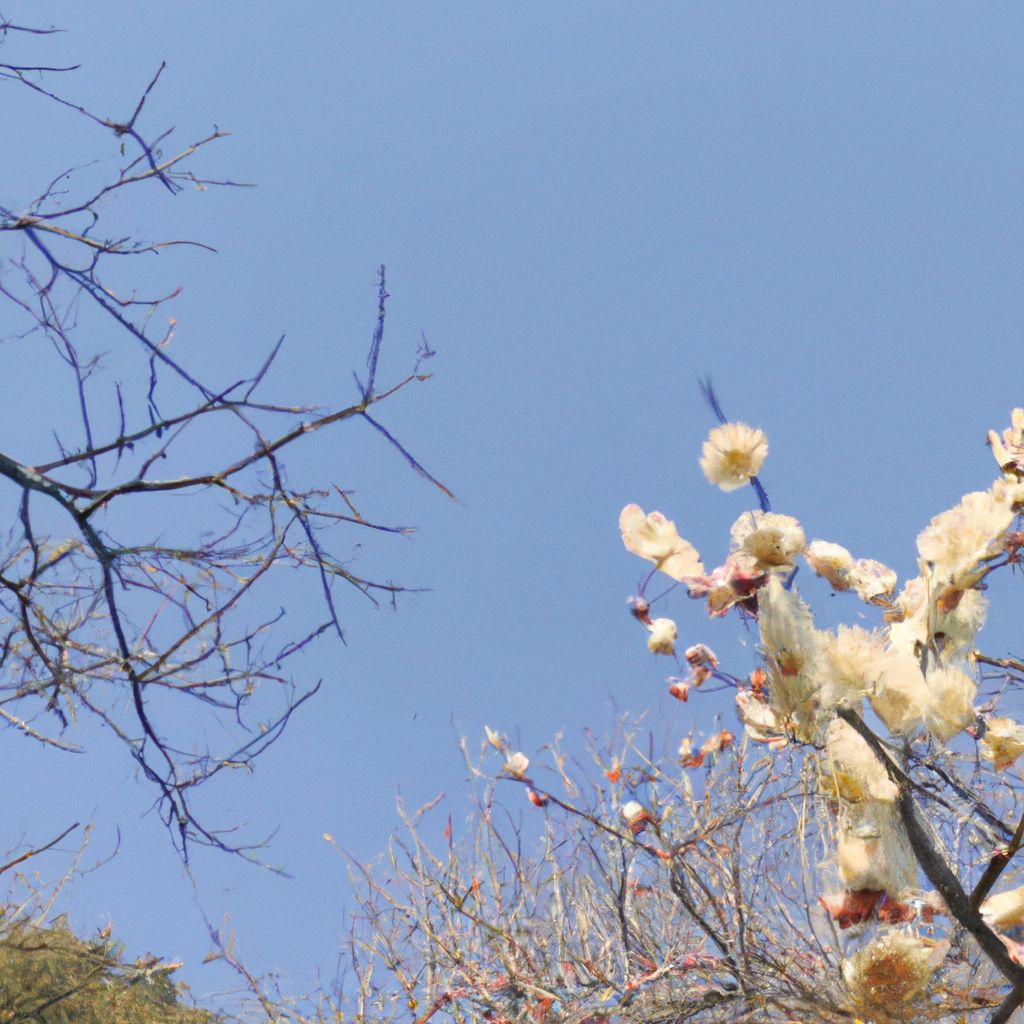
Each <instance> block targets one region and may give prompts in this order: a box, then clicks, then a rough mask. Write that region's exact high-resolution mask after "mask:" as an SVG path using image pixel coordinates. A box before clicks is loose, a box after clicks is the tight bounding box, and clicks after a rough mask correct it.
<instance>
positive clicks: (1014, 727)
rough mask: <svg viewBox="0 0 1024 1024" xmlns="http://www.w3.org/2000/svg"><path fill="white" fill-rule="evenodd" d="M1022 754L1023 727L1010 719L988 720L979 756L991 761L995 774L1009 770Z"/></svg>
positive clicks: (1023, 747)
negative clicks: (1005, 769)
mask: <svg viewBox="0 0 1024 1024" xmlns="http://www.w3.org/2000/svg"><path fill="white" fill-rule="evenodd" d="M1021 754H1024V726H1021V725H1018V724H1017V723H1016V722H1015V721H1014V720H1013V719H1012V718H990V719H988V720H987V721H986V722H985V735H984V736H982V738H981V756H982V757H983V758H985V760H986V761H992V762H993V763H994V765H995V769H996V771H997V772H1001V771H1002V770H1003V769H1004V768H1009V767H1010V765H1011V764H1013V762H1014V761H1016V760H1017V758H1018V757H1020V755H1021Z"/></svg>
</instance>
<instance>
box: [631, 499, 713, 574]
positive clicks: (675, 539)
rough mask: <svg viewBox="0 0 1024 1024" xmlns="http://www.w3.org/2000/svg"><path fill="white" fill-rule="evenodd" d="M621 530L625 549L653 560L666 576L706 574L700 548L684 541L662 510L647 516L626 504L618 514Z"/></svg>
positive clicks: (640, 509)
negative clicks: (699, 553)
mask: <svg viewBox="0 0 1024 1024" xmlns="http://www.w3.org/2000/svg"><path fill="white" fill-rule="evenodd" d="M619 529H620V530H621V531H622V543H623V544H625V545H626V549H627V550H628V551H632V552H633V554H634V555H639V556H640V557H641V558H645V559H647V561H648V562H653V563H654V564H655V566H656V567H657V568H658V569H660V570H661V571H662V572H663V573H665V575H666V576H670V577H671V578H672V579H674V580H681V579H683V577H684V576H699V575H702V574H703V572H704V565H703V563H702V562H701V560H700V555H698V554H697V549H696V548H694V546H693V545H692V544H691V543H690V542H689V541H687V540H683V538H682V537H680V536H679V533H678V531H677V530H676V524H675V523H673V522H672V520H671V519H666V518H665V517H664V516H663V515H662V514H661V513H660V512H652V513H651V514H650V515H645V514H644V510H643V509H642V508H641V507H640V506H639V505H627V506H626V507H625V508H624V509H623V510H622V512H621V513H620V515H619Z"/></svg>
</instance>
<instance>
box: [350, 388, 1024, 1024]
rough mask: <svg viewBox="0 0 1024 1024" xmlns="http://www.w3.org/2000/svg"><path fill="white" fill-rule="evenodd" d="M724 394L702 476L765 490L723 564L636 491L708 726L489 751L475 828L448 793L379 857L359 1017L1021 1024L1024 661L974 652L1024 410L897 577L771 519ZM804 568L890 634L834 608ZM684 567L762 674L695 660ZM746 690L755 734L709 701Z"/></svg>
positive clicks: (633, 531) (1022, 495)
mask: <svg viewBox="0 0 1024 1024" xmlns="http://www.w3.org/2000/svg"><path fill="white" fill-rule="evenodd" d="M706 392H707V397H708V399H709V401H710V403H711V405H712V408H714V409H715V411H716V413H717V414H718V415H719V418H720V420H721V421H722V422H721V425H720V426H718V427H716V428H715V429H714V430H712V431H711V433H710V436H709V437H708V439H707V441H706V443H705V444H704V448H703V452H702V456H701V466H702V468H703V470H704V473H705V475H706V476H707V477H708V479H709V480H710V481H711V482H712V483H713V484H716V485H718V486H719V487H721V488H722V489H723V490H735V489H738V488H740V487H744V486H747V485H750V486H751V487H752V488H753V491H754V494H755V496H756V506H757V507H755V508H754V509H753V510H751V511H748V512H744V513H743V514H742V515H741V516H740V517H739V519H738V520H737V521H736V522H735V523H734V524H733V526H732V529H731V531H730V537H729V553H728V555H727V557H726V558H725V560H724V562H723V564H722V565H720V566H718V567H716V568H713V569H710V570H709V569H708V568H707V567H706V566H705V565H704V563H703V562H702V560H701V558H700V556H699V554H698V552H697V550H696V548H695V547H694V545H693V544H692V543H690V542H689V541H688V540H686V539H684V538H683V537H681V536H680V534H679V532H678V531H677V529H676V527H675V525H674V523H673V522H672V521H670V520H669V519H667V518H666V517H665V516H663V515H662V514H661V513H659V512H650V513H645V512H644V511H643V510H642V509H641V508H639V507H638V506H636V505H627V506H626V508H624V509H623V510H622V513H621V517H620V528H621V533H622V539H623V542H624V544H625V546H626V547H627V548H628V549H629V550H630V551H631V552H633V553H635V554H636V555H638V556H640V557H641V558H643V559H645V560H646V561H648V562H649V563H651V566H652V568H651V570H650V572H649V574H648V575H647V576H646V577H645V578H644V580H643V583H642V584H641V586H640V588H639V590H640V592H639V593H638V594H636V595H635V596H634V597H633V598H631V600H630V605H631V610H632V613H633V615H634V617H635V618H636V619H637V620H638V621H639V623H640V624H642V626H643V627H644V629H645V630H646V636H647V646H648V648H649V650H650V651H651V652H653V653H654V654H656V655H659V656H662V657H664V658H665V659H666V660H667V661H669V662H670V664H671V666H672V668H671V671H670V673H669V677H668V683H669V690H670V692H671V693H672V695H673V696H674V697H676V698H678V699H679V700H682V701H686V700H690V699H691V698H692V699H694V702H695V703H694V705H692V706H696V707H697V709H698V710H697V716H698V718H701V717H703V718H704V719H705V720H706V724H707V725H711V728H707V729H705V731H704V733H703V735H702V736H686V737H683V738H682V743H681V745H680V746H679V749H678V752H675V753H672V754H670V755H660V756H659V755H657V754H656V753H655V752H654V746H653V744H652V743H651V742H650V740H649V739H648V740H646V741H645V740H644V738H643V735H642V732H641V731H640V730H639V729H638V728H636V727H632V726H628V725H625V724H624V725H623V727H622V728H621V730H620V731H619V732H618V733H617V734H616V735H615V736H614V737H613V738H612V739H611V740H610V741H608V742H606V743H596V742H595V743H593V745H592V753H593V755H594V758H595V760H596V762H597V764H598V766H599V771H598V772H597V773H593V772H592V773H589V774H588V773H587V772H585V771H584V770H581V769H578V768H574V767H572V761H571V759H570V758H569V757H568V756H567V754H566V753H565V752H564V751H563V750H562V749H561V748H560V747H559V745H558V744H555V745H552V746H550V747H549V748H547V756H546V760H548V761H549V762H550V763H551V765H552V766H553V769H554V772H555V778H556V779H557V785H548V786H543V785H541V784H540V783H539V782H538V781H537V780H538V779H539V778H540V776H539V775H537V774H535V773H532V772H531V765H530V759H529V758H528V757H527V756H526V755H525V754H524V753H522V752H520V751H516V750H513V749H512V748H511V747H510V745H509V744H508V742H507V740H506V739H505V738H504V737H503V736H502V735H500V734H499V733H498V732H496V731H494V730H491V729H488V730H487V736H486V740H487V745H486V748H485V749H491V748H493V750H496V751H497V752H499V754H500V756H501V757H502V758H503V764H502V767H501V770H500V771H499V772H498V773H497V774H494V773H487V772H486V770H485V768H484V765H485V764H486V761H484V762H483V764H478V763H477V762H476V761H475V760H474V759H473V758H472V757H470V756H469V753H468V751H467V758H468V761H469V763H470V765H471V767H472V768H473V771H474V772H475V773H476V775H477V777H479V778H481V779H485V778H487V777H488V775H490V779H491V781H490V782H489V783H484V784H483V787H482V789H481V791H480V793H479V794H478V805H477V808H478V813H477V815H476V816H475V818H474V820H473V822H472V823H471V828H470V830H469V832H468V834H467V835H466V836H465V837H464V838H463V839H461V840H460V841H456V839H455V837H454V836H453V830H452V826H451V821H450V819H449V823H448V826H447V828H446V830H445V837H446V842H447V850H445V851H444V852H443V853H441V854H438V853H435V852H433V850H432V847H431V844H430V843H429V842H427V841H426V839H425V838H424V835H423V833H424V825H423V817H424V815H425V813H426V811H427V810H428V809H426V808H424V809H421V810H420V811H419V812H416V813H415V814H412V813H407V814H406V817H405V821H406V825H407V827H408V830H409V838H408V840H405V841H403V842H402V843H401V844H398V843H396V845H395V846H394V847H393V850H392V858H391V862H390V865H389V874H388V879H387V881H386V882H384V881H382V880H381V879H380V878H379V877H378V876H377V875H376V874H374V873H372V872H369V871H366V872H364V874H363V893H364V896H363V915H362V926H361V928H360V926H357V927H356V929H355V930H354V932H353V935H354V936H356V935H358V936H360V937H361V941H362V943H363V945H362V946H361V947H359V948H361V949H364V950H369V951H370V952H371V954H372V955H370V956H369V957H368V958H366V959H364V958H363V957H362V956H361V955H358V954H357V955H354V961H353V962H354V965H355V966H357V967H358V968H359V971H357V974H356V975H355V977H357V978H358V984H357V985H356V988H357V990H358V994H359V1003H358V1005H359V1012H358V1013H357V1019H366V1020H369V1019H371V1017H372V1018H373V1019H389V1018H391V1017H394V1018H395V1019H398V1018H400V1017H402V1016H404V1015H408V1014H409V1012H410V1011H414V1012H413V1017H414V1019H415V1020H416V1022H417V1024H425V1022H426V1021H427V1020H429V1019H430V1018H432V1017H434V1016H435V1015H442V1016H444V1015H447V1017H449V1018H450V1019H453V1020H489V1021H494V1022H511V1021H515V1020H534V1021H539V1022H545V1021H546V1022H547V1024H552V1022H553V1021H556V1020H557V1021H565V1022H574V1024H585V1022H591V1024H593V1022H597V1021H604V1020H615V1021H637V1022H641V1021H642V1022H646V1024H650V1022H654V1021H664V1022H669V1021H672V1022H676V1021H680V1022H681V1021H684V1020H685V1021H698V1020H699V1021H723V1020H728V1021H784V1022H788V1024H795V1022H806V1024H811V1022H818V1021H853V1020H860V1021H861V1022H862V1024H868V1022H875V1024H881V1022H888V1021H910V1020H949V1021H956V1022H968V1021H981V1020H987V1021H992V1022H1000V1021H1006V1020H1009V1019H1010V1017H1011V1016H1012V1015H1013V1014H1014V1012H1015V1011H1016V1010H1017V1008H1018V1007H1020V1006H1021V1005H1024V942H1022V940H1024V935H1021V934H1019V933H1018V931H1017V929H1018V928H1020V927H1021V926H1024V886H1016V885H1014V883H1013V882H1012V881H1008V879H1011V876H1012V871H1011V872H1008V871H1007V869H1012V867H1013V861H1014V857H1015V855H1016V854H1017V851H1018V848H1019V847H1020V845H1021V842H1022V839H1024V813H1022V812H1024V802H1022V797H1024V792H1022V787H1021V779H1020V776H1019V775H1018V773H1017V772H1016V771H1015V769H1014V765H1015V762H1016V761H1017V759H1018V758H1019V757H1020V755H1021V754H1022V753H1024V726H1022V725H1019V724H1017V723H1016V722H1015V721H1013V720H1012V719H1011V718H1009V717H1007V716H1006V715H1005V714H1002V713H1000V704H1001V702H1002V699H1003V697H1004V695H1005V694H1006V693H1008V692H1009V691H1011V690H1012V689H1013V688H1014V687H1016V686H1018V685H1020V684H1021V683H1024V663H1022V662H1021V661H1019V660H1016V659H1014V658H1012V657H996V656H993V655H990V654H986V653H984V652H983V651H982V650H980V649H979V648H978V647H977V646H976V638H977V634H978V630H979V629H980V627H981V626H982V624H983V622H984V620H985V616H986V605H987V600H988V599H987V595H986V593H985V591H986V585H987V581H988V580H989V577H990V576H991V575H992V574H994V573H998V572H1004V573H1005V572H1010V571H1014V570H1015V568H1016V567H1017V565H1018V564H1019V563H1020V552H1021V549H1022V548H1024V532H1021V531H1020V529H1019V526H1020V513H1021V510H1022V508H1024V409H1016V410H1014V411H1013V413H1012V417H1011V425H1010V427H1009V428H1008V429H1007V430H1005V431H1003V432H1002V433H997V432H995V431H993V432H991V433H990V434H989V438H988V440H989V444H990V447H991V449H992V453H993V455H994V456H995V460H996V463H997V467H998V476H997V477H996V479H995V480H994V481H993V483H992V485H991V487H989V488H988V490H986V491H980V492H976V493H972V494H968V495H965V496H964V497H963V499H962V500H961V501H960V502H959V503H958V504H957V505H956V506H955V507H954V508H952V509H950V510H948V511H946V512H944V513H942V514H941V515H938V516H936V517H935V518H934V519H933V520H932V521H931V522H930V523H929V524H928V525H927V526H926V528H925V529H924V530H923V531H922V532H921V534H920V536H919V537H918V541H917V547H918V556H919V559H918V575H917V576H915V577H914V578H912V579H909V580H905V581H904V582H903V583H902V586H900V585H899V581H898V579H897V576H896V573H895V572H893V571H892V570H891V569H889V568H887V567H886V566H885V565H882V564H881V563H879V562H876V561H873V560H871V559H868V558H855V557H854V556H853V555H852V554H851V553H850V552H849V551H847V550H846V549H845V548H844V547H842V546H840V545H839V544H837V543H834V542H831V541H824V540H812V541H811V542H810V543H808V540H807V537H806V534H805V533H804V530H803V528H802V527H801V525H800V523H799V522H798V521H797V519H795V518H794V517H792V516H789V515H781V514H777V513H774V512H772V511H770V508H769V503H768V498H767V495H766V493H765V490H764V488H763V487H762V486H761V484H760V481H759V479H758V473H760V471H761V469H762V466H763V464H764V461H765V458H766V456H767V454H768V443H767V440H766V438H765V435H764V434H763V433H762V432H761V431H760V430H757V429H754V428H751V427H748V426H746V425H744V424H741V423H732V422H728V421H726V418H725V417H724V416H723V415H721V410H720V408H719V406H718V403H717V401H716V400H715V397H714V394H713V392H711V389H710V387H708V388H707V389H706ZM801 561H803V562H805V563H806V565H807V566H809V567H810V569H811V570H812V571H813V572H814V573H815V574H817V575H818V576H820V577H823V578H824V580H826V581H827V582H828V584H830V586H831V588H832V590H833V591H834V592H836V593H843V594H848V600H850V602H851V603H850V611H851V613H852V614H854V615H857V616H858V618H860V619H864V618H867V620H868V622H869V623H870V622H871V619H872V618H873V619H874V620H875V621H874V623H873V624H872V625H871V626H870V628H869V627H868V626H865V625H860V624H855V625H839V626H838V627H837V628H835V629H824V628H820V627H819V626H817V625H816V623H815V619H814V614H813V610H812V608H811V607H810V606H809V604H808V603H807V602H806V601H805V600H804V599H803V598H802V597H801V595H800V592H799V589H798V586H797V583H796V576H797V569H798V565H799V564H800V562H801ZM658 576H660V577H665V576H667V577H669V578H670V579H671V580H672V581H673V584H672V585H671V586H670V588H669V592H672V591H673V590H675V591H676V592H678V591H679V590H680V589H685V591H686V593H687V594H688V595H689V597H691V598H695V599H701V600H703V601H704V602H706V608H707V612H708V615H709V616H711V617H714V618H721V617H726V616H735V617H737V618H738V619H739V620H746V625H747V626H756V629H757V631H758V633H759V640H760V644H759V651H758V654H757V658H756V662H755V664H753V665H750V666H745V667H744V669H743V673H744V674H743V675H742V676H739V675H735V674H733V673H731V672H727V671H725V668H724V667H723V666H720V664H719V660H718V658H717V657H716V656H715V654H714V653H713V652H712V651H711V650H710V649H709V648H708V647H707V646H705V645H703V644H701V643H693V644H691V645H690V646H689V647H688V648H687V649H686V650H685V652H684V653H683V654H682V656H681V657H680V656H679V654H678V653H677V643H678V634H679V630H678V628H677V625H676V622H675V621H674V620H673V619H672V618H670V617H669V616H668V615H658V614H656V612H657V611H658V610H660V609H659V608H658V607H657V606H658V605H660V604H661V603H662V602H663V601H664V600H665V599H666V594H661V595H659V596H658V597H656V598H648V596H647V593H646V591H647V589H648V586H649V585H650V584H651V581H652V579H653V578H655V577H658ZM651 589H652V590H654V589H662V588H654V587H653V586H652V587H651ZM722 688H731V689H733V690H734V692H735V712H736V716H737V718H738V722H739V727H740V728H739V729H738V730H737V731H738V732H740V736H739V738H737V736H736V735H734V733H733V732H732V731H731V730H730V729H729V728H725V727H723V723H721V722H717V721H716V722H714V724H713V725H712V720H713V719H714V710H713V705H711V704H707V705H704V706H705V707H707V709H708V710H707V713H706V714H704V715H702V712H701V711H700V707H701V705H698V704H696V701H697V699H698V698H701V699H702V698H703V697H704V694H706V693H707V691H709V690H711V689H722ZM698 691H700V692H699V693H698ZM734 728H736V727H735V726H734ZM676 740H677V741H678V737H677V738H676ZM509 784H518V785H520V786H522V787H524V788H525V790H526V795H527V797H528V799H529V801H530V803H532V804H533V805H534V806H535V807H537V808H540V809H543V813H544V822H543V829H544V832H543V839H542V842H541V845H540V847H539V849H538V850H537V851H536V852H534V853H530V852H528V848H527V847H526V844H525V843H524V840H523V836H522V834H521V833H522V831H523V829H521V828H520V827H518V826H517V825H516V824H515V823H514V821H513V820H512V819H511V818H510V817H503V816H502V815H501V814H500V813H499V808H500V806H501V805H500V804H498V803H497V802H496V800H495V795H494V794H495V791H496V786H498V785H506V786H507V785H509ZM353 949H354V950H355V949H356V947H355V946H354V947H353ZM396 981H397V982H398V984H397V985H396V984H395V982H396ZM371 1008H372V1012H371Z"/></svg>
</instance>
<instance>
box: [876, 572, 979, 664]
mask: <svg viewBox="0 0 1024 1024" xmlns="http://www.w3.org/2000/svg"><path fill="white" fill-rule="evenodd" d="M928 591H929V587H928V580H927V579H925V578H922V577H920V576H916V577H914V579H911V580H907V582H906V583H905V584H904V585H903V590H902V591H901V592H900V596H899V597H898V598H897V600H896V603H895V607H894V609H893V611H892V612H891V613H890V617H891V618H892V620H893V621H891V623H890V625H889V645H890V646H891V647H894V648H897V649H898V650H901V651H905V652H906V653H908V654H914V655H915V656H916V655H917V653H918V652H919V651H920V650H921V649H922V648H925V647H931V648H932V649H933V650H934V651H935V652H936V653H938V655H939V657H940V658H941V659H942V661H943V662H946V663H948V662H950V661H954V660H962V659H963V658H965V657H966V656H967V655H968V653H969V652H970V651H971V649H972V648H973V647H974V641H975V637H976V636H977V633H978V630H980V629H981V627H982V626H983V625H984V624H985V615H986V610H987V608H988V599H987V598H986V597H985V596H984V594H982V593H981V592H980V591H978V590H952V591H946V593H945V597H946V600H939V599H937V600H933V601H931V602H929V600H928ZM939 596H940V595H938V594H937V595H936V597H937V598H938V597H939ZM954 598H955V600H951V599H954Z"/></svg>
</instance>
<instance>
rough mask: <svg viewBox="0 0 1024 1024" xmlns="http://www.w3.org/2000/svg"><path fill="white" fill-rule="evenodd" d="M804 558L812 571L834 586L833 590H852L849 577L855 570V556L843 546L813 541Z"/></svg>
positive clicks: (825, 541)
mask: <svg viewBox="0 0 1024 1024" xmlns="http://www.w3.org/2000/svg"><path fill="white" fill-rule="evenodd" d="M804 558H805V559H806V560H807V564H808V565H809V566H810V567H811V570H812V571H813V572H815V573H816V574H817V575H818V576H822V577H824V578H825V579H827V580H828V581H829V583H831V584H832V589H833V590H838V591H843V590H849V589H850V581H849V575H850V570H851V569H852V568H853V555H851V554H850V552H849V551H847V550H846V548H844V547H843V546H842V544H833V543H832V542H831V541H827V540H818V539H815V540H812V541H811V543H810V544H808V545H807V550H806V551H805V552H804Z"/></svg>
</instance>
